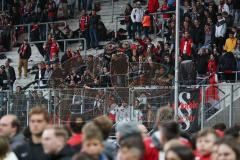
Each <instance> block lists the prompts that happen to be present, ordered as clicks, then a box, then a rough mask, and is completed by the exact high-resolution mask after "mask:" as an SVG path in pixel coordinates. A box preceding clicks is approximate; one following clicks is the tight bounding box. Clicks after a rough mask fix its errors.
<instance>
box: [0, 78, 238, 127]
mask: <svg viewBox="0 0 240 160" xmlns="http://www.w3.org/2000/svg"><path fill="white" fill-rule="evenodd" d="M239 93H240V84H236V83H235V84H216V85H201V86H180V88H179V107H178V119H179V123H180V124H181V126H182V129H183V130H186V131H189V132H193V131H195V130H197V129H200V128H203V127H208V126H213V125H215V124H217V123H220V122H223V123H225V124H226V125H227V126H232V125H234V124H235V123H239V122H240V116H239V113H240V112H239V111H240V105H239V104H240V96H239V95H240V94H239ZM173 95H174V88H173V87H168V86H161V87H160V86H158V87H130V88H129V87H109V88H72V89H71V88H67V87H66V88H60V89H36V90H26V91H22V92H12V91H1V92H0V104H1V110H0V113H1V116H3V115H5V114H15V115H17V116H18V118H19V119H20V121H21V125H22V126H26V125H27V124H28V117H27V115H28V113H29V111H30V109H31V108H33V107H34V106H41V107H45V108H46V109H47V110H48V113H49V115H50V117H51V122H52V123H54V124H58V125H61V124H67V123H68V122H69V121H70V117H71V115H82V116H83V117H84V118H85V119H86V120H87V121H88V120H91V119H93V118H95V117H97V116H100V115H107V116H109V117H110V118H111V119H112V120H114V121H115V123H119V122H121V121H136V122H139V123H143V124H145V125H146V126H147V127H148V128H153V127H154V126H155V122H156V119H157V117H156V113H157V110H158V109H159V108H162V107H164V106H168V107H172V108H173V107H174V106H173V105H174V103H173V101H174V97H173Z"/></svg>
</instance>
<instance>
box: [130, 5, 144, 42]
mask: <svg viewBox="0 0 240 160" xmlns="http://www.w3.org/2000/svg"><path fill="white" fill-rule="evenodd" d="M143 14H144V12H143V9H142V7H141V2H137V3H136V7H135V8H134V9H133V10H132V13H131V19H132V22H133V40H134V41H135V40H136V38H135V36H136V35H135V33H136V31H137V32H138V37H141V32H142V19H143Z"/></svg>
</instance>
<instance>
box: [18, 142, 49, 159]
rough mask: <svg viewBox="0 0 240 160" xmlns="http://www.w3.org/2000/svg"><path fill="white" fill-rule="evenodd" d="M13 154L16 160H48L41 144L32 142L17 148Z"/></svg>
mask: <svg viewBox="0 0 240 160" xmlns="http://www.w3.org/2000/svg"><path fill="white" fill-rule="evenodd" d="M14 153H15V154H16V156H17V157H18V160H48V158H47V156H46V155H45V154H44V152H43V147H42V144H34V143H33V142H32V141H29V142H26V143H24V144H23V145H21V146H19V147H17V148H16V149H15V150H14Z"/></svg>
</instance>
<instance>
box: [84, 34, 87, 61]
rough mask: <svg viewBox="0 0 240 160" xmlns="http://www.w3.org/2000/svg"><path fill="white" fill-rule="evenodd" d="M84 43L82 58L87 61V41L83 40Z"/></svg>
mask: <svg viewBox="0 0 240 160" xmlns="http://www.w3.org/2000/svg"><path fill="white" fill-rule="evenodd" d="M83 42H84V56H85V57H84V58H85V59H87V40H86V39H85V38H84V39H83Z"/></svg>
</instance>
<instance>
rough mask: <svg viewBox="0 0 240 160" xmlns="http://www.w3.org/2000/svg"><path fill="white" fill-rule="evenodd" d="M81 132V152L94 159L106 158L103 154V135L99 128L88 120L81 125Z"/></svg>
mask: <svg viewBox="0 0 240 160" xmlns="http://www.w3.org/2000/svg"><path fill="white" fill-rule="evenodd" d="M82 133H83V143H82V152H85V153H87V154H88V155H89V156H91V157H92V158H93V159H94V160H107V157H106V156H105V155H104V154H103V150H104V145H103V135H102V133H101V131H100V129H99V128H98V127H97V126H96V125H95V124H94V123H93V122H89V123H87V124H86V125H85V126H84V127H83V131H82Z"/></svg>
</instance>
